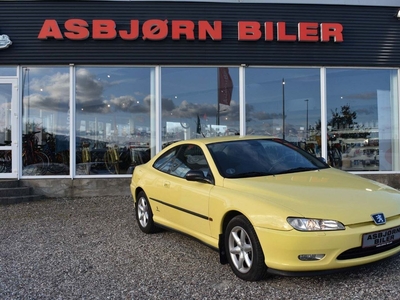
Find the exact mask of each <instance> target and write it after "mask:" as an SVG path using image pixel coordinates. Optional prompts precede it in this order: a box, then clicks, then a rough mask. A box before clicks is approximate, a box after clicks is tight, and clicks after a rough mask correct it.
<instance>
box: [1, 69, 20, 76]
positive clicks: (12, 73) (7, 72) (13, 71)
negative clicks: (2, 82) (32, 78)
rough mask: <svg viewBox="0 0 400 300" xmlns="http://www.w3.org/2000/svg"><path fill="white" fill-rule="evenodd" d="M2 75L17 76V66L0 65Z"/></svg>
mask: <svg viewBox="0 0 400 300" xmlns="http://www.w3.org/2000/svg"><path fill="white" fill-rule="evenodd" d="M0 76H17V67H0Z"/></svg>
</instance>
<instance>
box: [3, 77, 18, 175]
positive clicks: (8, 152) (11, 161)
mask: <svg viewBox="0 0 400 300" xmlns="http://www.w3.org/2000/svg"><path fill="white" fill-rule="evenodd" d="M17 92H18V90H17V80H16V79H2V78H0V179H1V178H17V177H18V151H17V149H18V112H17V107H18V105H17V99H18V97H17Z"/></svg>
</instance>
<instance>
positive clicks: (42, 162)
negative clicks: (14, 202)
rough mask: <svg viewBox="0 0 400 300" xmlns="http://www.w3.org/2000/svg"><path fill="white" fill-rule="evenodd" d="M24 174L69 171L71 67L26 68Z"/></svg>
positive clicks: (24, 70)
mask: <svg viewBox="0 0 400 300" xmlns="http://www.w3.org/2000/svg"><path fill="white" fill-rule="evenodd" d="M22 99H23V100H22V101H23V107H22V111H23V113H22V116H23V124H22V133H23V135H22V136H23V137H22V140H23V145H22V149H21V151H22V175H24V176H39V175H68V174H69V140H70V134H69V126H70V125H69V113H70V111H69V68H68V67H52V68H45V67H40V68H38V67H24V68H22Z"/></svg>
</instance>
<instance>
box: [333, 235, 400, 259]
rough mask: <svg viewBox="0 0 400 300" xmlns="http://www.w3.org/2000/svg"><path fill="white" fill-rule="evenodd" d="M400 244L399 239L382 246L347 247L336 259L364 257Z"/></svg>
mask: <svg viewBox="0 0 400 300" xmlns="http://www.w3.org/2000/svg"><path fill="white" fill-rule="evenodd" d="M398 246H400V240H398V241H396V242H394V243H391V244H389V245H386V246H382V247H378V248H375V247H370V248H362V247H357V248H352V249H349V250H347V251H345V252H343V253H341V254H340V255H339V256H338V257H337V259H338V260H345V259H353V258H359V257H365V256H370V255H374V254H378V253H382V252H385V251H388V250H390V249H393V248H396V247H398Z"/></svg>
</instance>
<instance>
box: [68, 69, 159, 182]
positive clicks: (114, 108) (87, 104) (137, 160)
mask: <svg viewBox="0 0 400 300" xmlns="http://www.w3.org/2000/svg"><path fill="white" fill-rule="evenodd" d="M152 70H154V69H152V68H129V67H126V68H112V67H78V68H77V69H76V124H75V126H76V174H77V175H89V174H92V175H110V174H127V173H131V171H130V170H132V167H133V166H134V165H137V164H142V163H144V162H147V161H148V160H149V159H150V155H149V149H150V146H151V145H150V138H151V135H152V132H153V131H154V128H153V129H152V128H151V124H150V120H151V118H150V113H151V107H152V105H153V103H154V101H153V100H152V97H151V92H150V81H151V79H150V78H151V72H152Z"/></svg>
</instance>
